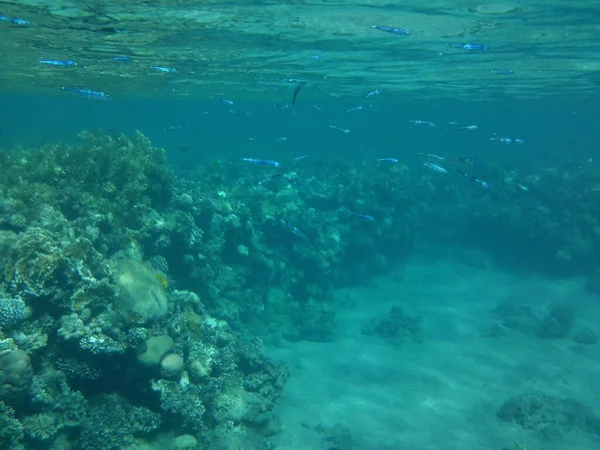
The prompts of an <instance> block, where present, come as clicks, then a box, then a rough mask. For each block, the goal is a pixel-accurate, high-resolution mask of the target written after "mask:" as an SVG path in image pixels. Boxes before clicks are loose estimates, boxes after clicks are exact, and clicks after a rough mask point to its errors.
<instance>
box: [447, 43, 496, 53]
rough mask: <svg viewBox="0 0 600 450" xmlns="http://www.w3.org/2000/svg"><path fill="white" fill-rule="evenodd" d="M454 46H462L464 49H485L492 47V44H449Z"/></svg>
mask: <svg viewBox="0 0 600 450" xmlns="http://www.w3.org/2000/svg"><path fill="white" fill-rule="evenodd" d="M448 45H449V46H450V47H452V48H461V49H463V50H473V51H484V50H489V49H490V48H492V46H491V45H490V44H448Z"/></svg>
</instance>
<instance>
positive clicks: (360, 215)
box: [344, 208, 375, 221]
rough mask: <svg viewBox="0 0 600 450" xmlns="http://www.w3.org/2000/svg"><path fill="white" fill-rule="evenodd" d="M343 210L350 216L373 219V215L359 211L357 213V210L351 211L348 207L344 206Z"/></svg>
mask: <svg viewBox="0 0 600 450" xmlns="http://www.w3.org/2000/svg"><path fill="white" fill-rule="evenodd" d="M344 210H345V211H346V212H347V213H348V215H350V216H354V217H359V218H361V219H364V220H368V221H372V220H375V217H373V216H369V215H368V214H360V213H357V212H353V211H350V210H349V209H348V208H344Z"/></svg>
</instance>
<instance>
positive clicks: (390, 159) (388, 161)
mask: <svg viewBox="0 0 600 450" xmlns="http://www.w3.org/2000/svg"><path fill="white" fill-rule="evenodd" d="M377 162H380V163H381V162H383V163H397V162H398V160H397V159H396V158H379V159H378V160H377Z"/></svg>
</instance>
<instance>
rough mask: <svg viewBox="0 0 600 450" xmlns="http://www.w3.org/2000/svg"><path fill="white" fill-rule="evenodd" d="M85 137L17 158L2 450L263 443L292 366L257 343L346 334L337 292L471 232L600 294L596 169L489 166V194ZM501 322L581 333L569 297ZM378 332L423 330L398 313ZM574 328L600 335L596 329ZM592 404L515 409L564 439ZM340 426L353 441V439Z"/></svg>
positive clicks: (547, 332)
mask: <svg viewBox="0 0 600 450" xmlns="http://www.w3.org/2000/svg"><path fill="white" fill-rule="evenodd" d="M81 138H82V140H81V141H80V142H79V143H77V144H73V145H66V144H56V145H47V146H44V147H42V148H39V149H31V150H23V149H20V150H19V151H14V152H6V153H3V154H2V155H1V158H2V169H3V170H2V171H0V193H1V197H0V263H2V267H3V270H2V271H1V272H0V340H1V342H3V344H2V345H3V347H1V349H0V378H2V380H6V383H4V382H3V383H0V384H1V385H2V386H3V387H2V389H3V390H2V391H0V424H1V425H2V431H0V445H1V446H5V447H9V448H15V449H18V448H20V447H21V448H24V447H25V446H27V445H29V444H33V445H39V446H40V447H43V448H59V447H61V446H67V443H68V445H70V446H71V447H72V448H82V449H92V448H93V449H99V450H102V449H113V448H123V447H127V446H133V445H142V444H151V443H152V442H154V441H158V440H161V439H162V440H165V441H168V442H172V445H173V446H174V448H175V447H177V448H185V447H186V446H187V447H192V446H194V447H196V448H202V449H209V448H211V449H216V448H224V449H225V448H227V449H228V448H238V447H239V448H242V446H243V445H246V447H245V448H253V449H261V448H266V447H267V445H268V444H267V440H266V435H267V433H270V432H271V431H267V430H273V429H275V427H272V426H270V425H269V423H271V422H273V423H274V422H275V421H274V420H273V417H272V416H270V415H269V412H270V411H271V410H272V409H273V408H274V406H275V404H276V402H277V401H278V400H279V399H280V397H281V395H282V392H283V388H284V385H285V382H286V379H287V377H288V372H287V370H286V368H285V367H282V366H280V365H277V364H276V363H274V362H273V361H271V360H270V359H269V358H267V357H266V356H265V355H264V353H263V351H262V348H261V342H260V341H259V340H258V339H257V338H256V337H255V336H256V335H260V336H263V337H265V338H266V339H273V340H277V339H288V340H302V339H305V340H312V341H319V342H323V341H329V340H332V339H334V338H335V330H336V317H337V310H338V308H339V307H340V305H339V304H336V303H334V302H333V301H332V296H331V295H330V293H331V291H332V290H333V289H335V288H337V287H339V286H341V285H344V284H348V283H353V282H357V281H360V280H361V279H363V278H364V277H365V276H369V275H372V274H380V273H382V272H384V271H386V270H388V269H389V268H390V267H393V265H394V264H398V263H401V262H403V261H405V260H406V259H407V258H409V257H410V256H411V255H412V254H413V252H414V251H415V249H416V248H417V247H418V246H419V245H422V242H424V241H425V242H429V243H439V244H442V245H443V244H444V243H448V242H452V243H453V244H455V245H456V244H457V243H464V244H465V247H466V246H468V247H469V251H466V250H465V251H464V252H463V253H462V255H461V258H462V260H463V261H466V262H468V263H469V264H471V265H475V266H478V267H488V266H491V264H503V263H506V261H511V262H514V261H515V260H519V262H520V264H522V265H523V267H526V268H528V269H530V270H535V271H537V272H544V273H557V272H558V273H562V274H565V273H566V274H573V275H576V274H583V275H588V277H589V284H588V288H589V289H590V290H592V291H596V290H599V288H598V286H600V282H598V279H599V278H598V269H597V267H599V266H600V261H598V260H597V253H598V252H597V248H600V232H599V231H598V230H600V222H599V221H598V219H597V218H598V217H600V206H598V205H600V203H599V202H598V201H597V200H598V195H597V189H596V188H594V186H597V185H598V184H599V183H600V172H597V171H594V170H588V171H579V172H576V173H571V174H569V176H570V177H571V178H570V180H569V181H570V182H569V183H563V182H562V180H563V179H564V176H565V175H564V174H563V173H561V172H560V171H558V170H555V169H552V168H542V169H539V170H537V171H536V173H535V174H532V175H531V176H530V177H528V178H526V179H524V180H522V181H523V182H524V183H527V184H529V185H530V186H531V188H532V191H534V190H535V192H536V195H535V196H534V195H522V193H521V192H520V191H519V190H518V188H517V187H516V186H517V185H516V183H515V182H514V181H511V176H508V175H507V173H506V170H505V169H503V168H502V167H497V166H494V165H492V164H489V165H487V166H486V167H485V170H486V172H487V175H488V179H489V180H490V181H491V182H493V183H494V189H489V190H487V191H485V193H482V191H481V190H476V189H472V188H473V186H472V185H470V184H468V183H459V182H457V183H455V184H453V183H449V182H448V181H447V179H443V180H442V178H443V177H435V176H432V174H430V173H429V172H427V173H424V172H419V171H413V170H409V169H408V167H407V166H405V165H402V164H397V165H394V166H389V167H388V166H386V167H385V168H382V167H381V166H378V165H377V164H369V163H364V164H362V165H360V164H359V165H358V166H357V164H350V163H347V162H335V163H328V162H318V163H312V164H311V163H310V162H308V161H305V162H306V164H303V165H300V164H296V163H291V164H290V165H289V166H288V167H285V168H282V170H284V173H282V174H281V176H280V177H279V178H278V180H279V181H278V182H277V183H260V181H261V180H263V179H264V178H265V177H266V176H270V175H271V174H270V173H267V172H263V171H261V170H262V169H260V170H259V171H249V170H247V168H246V166H241V165H236V164H216V165H214V166H212V165H209V164H205V165H200V166H199V167H198V168H196V169H193V170H190V171H189V172H187V173H186V174H185V176H183V175H181V174H175V173H174V172H173V170H172V169H171V168H170V167H169V166H168V165H167V163H166V154H165V152H164V150H162V149H159V148H155V147H153V146H152V145H151V143H150V141H149V140H148V139H147V138H146V137H145V136H143V135H142V134H141V133H139V132H136V133H134V134H133V135H132V136H125V135H103V134H100V133H91V132H86V133H83V134H82V135H81ZM420 162H421V161H420V160H419V163H420ZM419 166H420V164H419ZM509 175H510V174H509ZM446 178H448V177H446ZM459 181H463V180H459ZM349 211H353V212H354V214H351V213H349ZM557 212H560V214H557ZM369 218H370V219H369ZM439 224H443V226H439ZM482 230H483V231H482ZM490 234H493V235H494V236H495V239H493V240H491V239H489V235H490ZM523 242H527V243H528V245H527V246H524V245H521V244H522V243H523ZM525 248H526V250H525ZM507 249H510V255H508V254H507V252H508V251H509V250H507ZM509 256H510V257H509ZM494 313H495V315H496V317H497V318H498V319H499V322H500V323H498V324H497V327H496V328H495V331H494V333H493V335H494V336H497V337H499V336H501V335H502V334H503V333H504V332H505V330H519V331H521V332H524V333H526V334H529V335H532V336H538V337H541V338H549V339H556V338H564V337H567V336H569V335H570V333H571V330H572V329H573V327H574V325H575V318H574V313H573V311H572V310H571V309H570V308H568V307H557V308H555V309H553V310H552V311H550V313H549V314H548V315H547V316H546V317H545V318H540V317H537V316H536V314H535V313H534V312H533V311H531V310H529V309H528V308H525V307H520V306H517V305H514V304H505V305H500V306H499V307H498V308H496V310H495V311H494ZM364 332H365V333H367V334H377V335H380V336H384V337H385V338H387V339H390V340H392V341H393V342H401V341H402V340H403V339H406V338H410V339H413V340H416V341H419V340H420V339H421V337H422V336H421V332H420V327H419V320H418V318H416V317H410V316H408V315H406V314H405V312H404V311H403V310H402V308H400V307H399V306H398V307H396V308H393V309H392V311H391V312H390V314H389V315H387V316H386V317H376V318H374V319H373V320H372V321H371V322H370V323H369V324H367V325H366V326H365V329H364ZM574 339H575V341H576V342H578V343H581V344H592V343H595V342H596V337H595V333H594V332H593V331H592V330H588V331H583V330H582V331H579V333H577V334H575V337H574ZM575 410H577V408H575V407H573V405H572V404H571V406H569V405H568V404H566V403H565V402H564V401H560V400H556V399H552V398H548V397H544V396H537V397H536V396H534V397H524V398H522V399H517V400H514V401H513V402H512V403H510V402H509V403H507V405H505V406H504V407H503V408H501V412H499V416H501V418H503V420H515V421H517V422H518V423H520V424H521V425H522V426H524V427H526V428H532V429H533V428H536V429H537V428H540V429H541V428H544V429H545V433H546V434H547V435H548V436H551V435H552V433H553V432H554V431H555V429H553V428H550V426H555V425H558V426H559V427H560V428H561V432H562V431H564V430H563V428H565V426H567V427H568V426H569V424H572V423H573V422H572V421H573V420H575V419H571V418H572V417H579V418H581V417H582V416H578V415H577V414H579V413H576V412H573V411H575ZM586 414H587V415H586ZM584 416H585V419H586V420H587V422H586V423H587V424H588V425H586V426H587V429H588V430H591V429H592V428H593V426H592V424H594V423H596V419H595V416H593V415H591V413H589V414H588V413H585V414H584ZM98 423H102V424H103V427H98V426H97V424H98ZM565 424H567V425H565ZM99 428H100V429H99ZM167 430H168V431H167ZM331 435H332V436H333V437H331V438H330V439H329V440H328V442H329V443H330V444H331V446H335V447H339V448H351V446H352V443H351V440H350V436H349V435H348V433H345V432H344V431H343V430H337V431H335V432H332V433H331ZM177 436H180V437H181V438H180V439H179V438H178V439H175V438H176V437H177ZM183 436H187V437H185V438H183ZM161 442H162V441H161ZM169 445H171V444H169Z"/></svg>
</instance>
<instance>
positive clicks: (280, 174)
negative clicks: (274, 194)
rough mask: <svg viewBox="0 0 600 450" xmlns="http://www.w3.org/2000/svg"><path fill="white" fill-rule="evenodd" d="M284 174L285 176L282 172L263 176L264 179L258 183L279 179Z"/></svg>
mask: <svg viewBox="0 0 600 450" xmlns="http://www.w3.org/2000/svg"><path fill="white" fill-rule="evenodd" d="M284 176H285V175H284V174H282V173H278V174H276V175H273V176H271V177H268V178H265V179H264V180H261V181H259V182H258V184H259V185H261V184H265V183H269V182H271V181H275V180H279V179H281V178H283V177H284Z"/></svg>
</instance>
